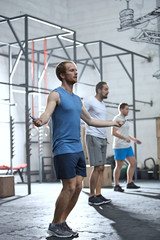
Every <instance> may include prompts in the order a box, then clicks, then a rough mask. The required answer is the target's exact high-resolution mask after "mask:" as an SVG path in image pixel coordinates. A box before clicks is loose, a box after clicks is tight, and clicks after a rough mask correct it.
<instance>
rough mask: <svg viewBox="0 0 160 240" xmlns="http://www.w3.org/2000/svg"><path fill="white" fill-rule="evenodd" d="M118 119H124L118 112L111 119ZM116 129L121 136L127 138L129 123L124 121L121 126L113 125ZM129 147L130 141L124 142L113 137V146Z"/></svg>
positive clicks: (117, 147)
mask: <svg viewBox="0 0 160 240" xmlns="http://www.w3.org/2000/svg"><path fill="white" fill-rule="evenodd" d="M118 120H123V121H124V120H125V118H123V117H122V116H121V115H120V114H118V115H117V116H115V117H114V118H113V121H118ZM115 128H117V129H118V131H117V132H118V133H119V134H120V135H122V136H123V137H126V138H129V123H128V122H127V121H126V122H125V123H124V124H123V125H122V126H121V127H115ZM128 147H130V143H129V142H126V141H125V140H124V139H121V138H118V137H115V136H114V137H113V148H116V149H119V148H128Z"/></svg>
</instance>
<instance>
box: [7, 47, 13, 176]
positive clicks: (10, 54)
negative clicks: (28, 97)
mask: <svg viewBox="0 0 160 240" xmlns="http://www.w3.org/2000/svg"><path fill="white" fill-rule="evenodd" d="M8 52H9V69H8V73H9V74H8V76H9V84H11V83H12V79H11V75H10V74H11V72H12V49H11V46H10V45H9V48H8ZM11 94H12V86H11V85H9V121H10V166H11V175H13V161H12V160H13V159H12V141H11V139H12V129H11V124H12V123H11V115H12V113H11V102H12V96H11Z"/></svg>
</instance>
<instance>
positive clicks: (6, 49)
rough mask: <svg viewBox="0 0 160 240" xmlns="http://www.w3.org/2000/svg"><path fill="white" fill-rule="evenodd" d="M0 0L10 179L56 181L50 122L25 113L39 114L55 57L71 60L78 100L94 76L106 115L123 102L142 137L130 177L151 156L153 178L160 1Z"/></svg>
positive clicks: (0, 126)
mask: <svg viewBox="0 0 160 240" xmlns="http://www.w3.org/2000/svg"><path fill="white" fill-rule="evenodd" d="M0 2H1V8H0V15H1V16H0V31H1V34H0V63H1V67H0V108H1V111H0V112H1V119H0V132H1V135H0V148H1V151H0V166H1V170H0V174H6V173H7V172H8V173H9V174H13V173H15V172H18V173H19V174H14V178H15V179H14V181H15V183H17V182H21V181H24V182H27V183H28V186H29V188H28V191H29V193H31V190H30V184H31V182H43V181H55V175H54V171H53V166H52V160H51V158H52V154H51V131H52V129H51V124H50V123H49V124H48V125H46V126H44V127H43V128H41V129H39V130H38V129H36V128H35V127H34V126H33V125H32V119H30V117H29V116H30V115H33V116H34V117H38V116H39V115H40V114H41V112H42V111H43V110H44V107H45V104H46V99H47V96H48V93H49V92H50V91H51V90H52V89H54V88H55V87H57V86H59V84H60V82H59V80H58V79H57V78H56V76H55V66H56V64H57V63H58V62H60V61H62V60H73V61H75V62H76V63H77V67H78V72H79V81H78V83H77V84H76V86H75V89H74V91H75V93H76V94H78V95H79V96H80V97H81V98H82V100H83V99H84V98H86V97H88V96H90V95H94V94H95V85H96V84H97V83H98V82H99V81H106V82H107V83H108V85H109V91H110V93H109V97H108V99H107V100H106V107H107V111H108V120H112V119H113V117H114V116H115V115H116V114H117V106H118V104H119V103H120V102H127V103H129V105H130V113H129V116H128V120H129V122H130V125H131V131H132V132H131V134H132V135H134V136H137V138H138V139H140V140H141V141H142V145H141V146H137V147H135V146H134V149H135V152H136V156H137V168H138V170H139V171H138V170H137V173H138V174H137V176H136V178H139V177H140V176H139V172H140V171H141V170H144V167H145V166H144V160H145V159H147V158H150V159H149V160H148V161H147V168H148V169H149V168H150V169H151V170H155V168H156V167H157V168H156V169H157V171H156V178H157V179H158V178H159V176H158V165H159V164H160V162H159V161H160V160H159V159H160V104H159V103H160V99H159V89H160V70H159V69H160V48H159V45H160V36H159V31H160V22H159V16H160V8H159V7H160V1H159V0H152V1H147V0H134V1H133V0H132V1H125V0H122V1H120V0H107V1H106V0H101V1H97V0H81V1H74V0H68V1H58V0H48V1H42V0H35V1H33V0H28V1H21V0H16V1H9V0H6V1H2V0H1V1H0ZM82 128H83V122H82ZM106 131H107V138H108V141H109V143H110V144H109V145H108V149H107V156H106V157H111V156H113V150H112V136H111V134H110V129H109V128H108V129H107V130H106ZM152 159H153V160H154V161H153V160H152ZM26 164H27V167H26ZM155 166H156V167H155ZM8 168H9V169H8ZM16 168H17V169H16ZM22 171H23V174H21V173H22ZM147 171H148V170H147ZM141 172H142V171H141ZM151 172H153V171H151ZM20 177H21V178H20ZM141 177H142V176H141ZM152 177H153V174H152V173H151V174H150V178H152ZM154 177H155V176H154ZM145 178H149V174H148V173H147V177H146V176H145Z"/></svg>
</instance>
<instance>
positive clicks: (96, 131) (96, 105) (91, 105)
mask: <svg viewBox="0 0 160 240" xmlns="http://www.w3.org/2000/svg"><path fill="white" fill-rule="evenodd" d="M84 107H85V108H86V110H87V111H88V112H89V114H90V116H91V117H92V118H95V119H99V120H106V119H107V110H106V107H105V104H104V102H103V101H102V102H100V101H99V100H98V99H97V98H95V97H94V96H91V97H89V98H87V99H85V100H84ZM86 134H88V135H92V136H95V137H99V138H103V139H105V138H106V127H103V128H96V127H91V126H88V125H87V124H86Z"/></svg>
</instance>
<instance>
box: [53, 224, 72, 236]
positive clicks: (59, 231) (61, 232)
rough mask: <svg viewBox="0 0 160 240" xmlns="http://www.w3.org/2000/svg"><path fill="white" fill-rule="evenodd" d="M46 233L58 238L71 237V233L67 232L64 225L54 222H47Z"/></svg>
mask: <svg viewBox="0 0 160 240" xmlns="http://www.w3.org/2000/svg"><path fill="white" fill-rule="evenodd" d="M48 233H49V234H50V235H52V236H55V237H59V238H69V237H72V236H73V235H72V233H71V232H69V231H68V230H67V229H66V227H64V226H63V224H61V223H60V224H56V225H54V226H53V225H52V224H51V223H50V224H49V228H48Z"/></svg>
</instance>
